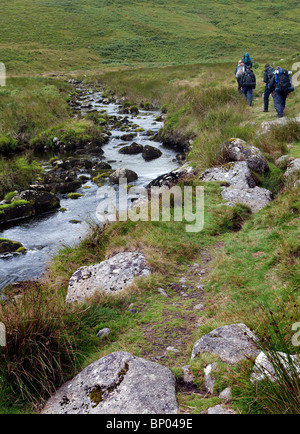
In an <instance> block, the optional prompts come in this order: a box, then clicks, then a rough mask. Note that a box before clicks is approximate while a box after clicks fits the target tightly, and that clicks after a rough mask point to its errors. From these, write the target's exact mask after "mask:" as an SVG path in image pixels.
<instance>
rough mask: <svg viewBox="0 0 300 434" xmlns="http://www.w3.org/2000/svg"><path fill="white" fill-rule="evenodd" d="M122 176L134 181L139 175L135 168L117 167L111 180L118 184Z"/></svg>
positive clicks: (128, 180)
mask: <svg viewBox="0 0 300 434" xmlns="http://www.w3.org/2000/svg"><path fill="white" fill-rule="evenodd" d="M121 178H122V179H127V182H133V181H136V180H137V179H138V175H137V174H136V173H135V172H133V170H129V169H117V170H116V171H115V172H113V173H112V174H111V175H110V177H109V180H110V182H111V183H112V184H118V183H119V180H120V179H121Z"/></svg>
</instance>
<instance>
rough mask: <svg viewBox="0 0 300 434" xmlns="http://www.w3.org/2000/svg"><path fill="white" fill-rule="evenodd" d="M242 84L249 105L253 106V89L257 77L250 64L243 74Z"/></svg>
mask: <svg viewBox="0 0 300 434" xmlns="http://www.w3.org/2000/svg"><path fill="white" fill-rule="evenodd" d="M241 85H242V89H243V95H244V98H245V100H246V101H247V99H248V102H249V106H250V107H252V101H253V89H255V88H256V77H255V74H254V72H253V71H252V69H251V67H250V66H247V68H246V71H245V72H244V74H243V76H242V79H241Z"/></svg>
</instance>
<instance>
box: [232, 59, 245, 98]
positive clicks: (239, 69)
mask: <svg viewBox="0 0 300 434" xmlns="http://www.w3.org/2000/svg"><path fill="white" fill-rule="evenodd" d="M245 71H246V67H245V64H244V62H243V61H242V60H240V61H239V64H238V66H237V67H236V70H235V71H234V75H235V76H236V81H237V84H238V91H239V92H240V93H242V83H241V80H242V77H243V74H244V72H245Z"/></svg>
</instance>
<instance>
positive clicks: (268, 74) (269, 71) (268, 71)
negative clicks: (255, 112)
mask: <svg viewBox="0 0 300 434" xmlns="http://www.w3.org/2000/svg"><path fill="white" fill-rule="evenodd" d="M274 73H275V69H274V68H272V67H271V66H270V65H269V63H267V64H266V65H265V72H264V83H265V85H266V87H265V92H264V113H267V112H268V111H269V98H270V95H272V92H271V90H270V88H269V83H270V81H271V80H272V78H273V77H274ZM273 99H274V97H273ZM274 106H275V99H274ZM275 108H276V106H275Z"/></svg>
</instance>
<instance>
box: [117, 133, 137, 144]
mask: <svg viewBox="0 0 300 434" xmlns="http://www.w3.org/2000/svg"><path fill="white" fill-rule="evenodd" d="M135 137H136V134H124V135H123V136H122V137H121V140H122V141H124V142H131V141H132V140H133V139H134V138H135Z"/></svg>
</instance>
